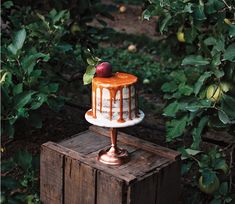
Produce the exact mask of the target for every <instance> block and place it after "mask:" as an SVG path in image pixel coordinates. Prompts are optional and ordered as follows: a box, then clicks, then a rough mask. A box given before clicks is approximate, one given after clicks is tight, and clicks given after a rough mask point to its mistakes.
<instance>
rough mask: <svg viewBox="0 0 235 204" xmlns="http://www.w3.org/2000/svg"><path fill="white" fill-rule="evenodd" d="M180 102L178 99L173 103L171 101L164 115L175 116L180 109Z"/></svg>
mask: <svg viewBox="0 0 235 204" xmlns="http://www.w3.org/2000/svg"><path fill="white" fill-rule="evenodd" d="M179 107H180V106H179V103H178V102H177V101H174V102H173V103H170V104H169V105H168V106H167V107H166V108H164V113H163V115H165V116H169V117H175V115H176V113H177V112H178V110H179Z"/></svg>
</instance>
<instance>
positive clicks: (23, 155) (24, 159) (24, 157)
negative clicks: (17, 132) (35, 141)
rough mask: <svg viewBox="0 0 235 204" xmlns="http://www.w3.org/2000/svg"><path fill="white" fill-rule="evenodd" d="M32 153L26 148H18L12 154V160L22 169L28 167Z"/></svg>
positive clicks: (30, 163) (30, 164)
mask: <svg viewBox="0 0 235 204" xmlns="http://www.w3.org/2000/svg"><path fill="white" fill-rule="evenodd" d="M32 159H33V157H32V154H31V153H29V152H28V151H26V150H18V152H17V154H15V156H14V161H15V162H16V163H17V164H18V165H19V166H20V167H21V168H23V169H24V170H27V169H29V168H30V167H31V166H32Z"/></svg>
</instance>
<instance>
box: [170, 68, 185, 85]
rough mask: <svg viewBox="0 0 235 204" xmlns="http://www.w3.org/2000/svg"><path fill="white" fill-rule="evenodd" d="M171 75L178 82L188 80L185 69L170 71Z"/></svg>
mask: <svg viewBox="0 0 235 204" xmlns="http://www.w3.org/2000/svg"><path fill="white" fill-rule="evenodd" d="M170 76H171V77H172V78H173V79H174V80H175V81H177V82H179V83H180V82H183V83H184V82H186V81H187V78H186V76H185V73H184V71H182V70H178V71H173V72H171V73H170Z"/></svg>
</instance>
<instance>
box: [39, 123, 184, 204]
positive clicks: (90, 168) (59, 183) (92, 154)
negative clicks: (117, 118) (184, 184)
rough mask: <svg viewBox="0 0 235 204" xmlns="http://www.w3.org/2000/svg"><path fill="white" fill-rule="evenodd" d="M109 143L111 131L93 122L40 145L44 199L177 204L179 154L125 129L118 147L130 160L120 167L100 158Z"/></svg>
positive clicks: (77, 203) (46, 203)
mask: <svg viewBox="0 0 235 204" xmlns="http://www.w3.org/2000/svg"><path fill="white" fill-rule="evenodd" d="M109 145H110V138H109V131H108V129H105V128H99V127H95V126H91V127H90V129H89V130H88V131H85V132H82V133H80V134H77V135H75V136H73V137H72V138H69V139H67V140H64V141H62V142H60V143H53V142H47V143H45V144H43V145H42V147H41V167H40V168H41V169H40V193H41V194H40V197H41V201H42V203H43V204H177V203H178V200H179V196H180V154H179V153H178V152H176V151H173V150H170V149H167V148H164V147H161V146H158V145H155V144H152V143H150V142H147V141H144V140H141V139H138V138H136V137H133V136H130V135H127V134H125V133H121V132H119V133H118V146H119V147H123V148H126V149H127V150H128V151H129V153H130V156H131V160H130V161H129V162H128V163H126V164H123V165H121V166H118V167H117V166H116V167H115V166H107V165H104V164H102V163H100V162H99V161H97V154H98V152H99V151H100V149H103V148H105V147H108V146H109Z"/></svg>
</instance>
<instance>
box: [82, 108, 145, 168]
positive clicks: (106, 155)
mask: <svg viewBox="0 0 235 204" xmlns="http://www.w3.org/2000/svg"><path fill="white" fill-rule="evenodd" d="M90 112H91V110H89V111H87V112H86V114H85V118H86V120H87V121H88V122H89V123H91V124H93V125H97V126H100V127H108V128H110V138H111V147H109V148H108V149H103V150H101V151H100V152H99V154H98V160H99V161H100V162H102V163H104V164H108V165H115V166H116V165H122V164H124V163H126V162H128V161H129V159H130V158H129V155H128V151H127V150H126V149H122V148H119V147H118V146H117V132H118V130H117V128H123V127H129V126H133V125H136V124H138V123H140V122H141V121H142V120H143V119H144V113H143V111H141V110H139V115H138V117H136V118H134V119H132V120H128V121H126V122H124V123H119V122H116V121H110V120H108V119H102V120H100V119H96V118H93V117H92V116H91V115H90V114H88V113H90Z"/></svg>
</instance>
